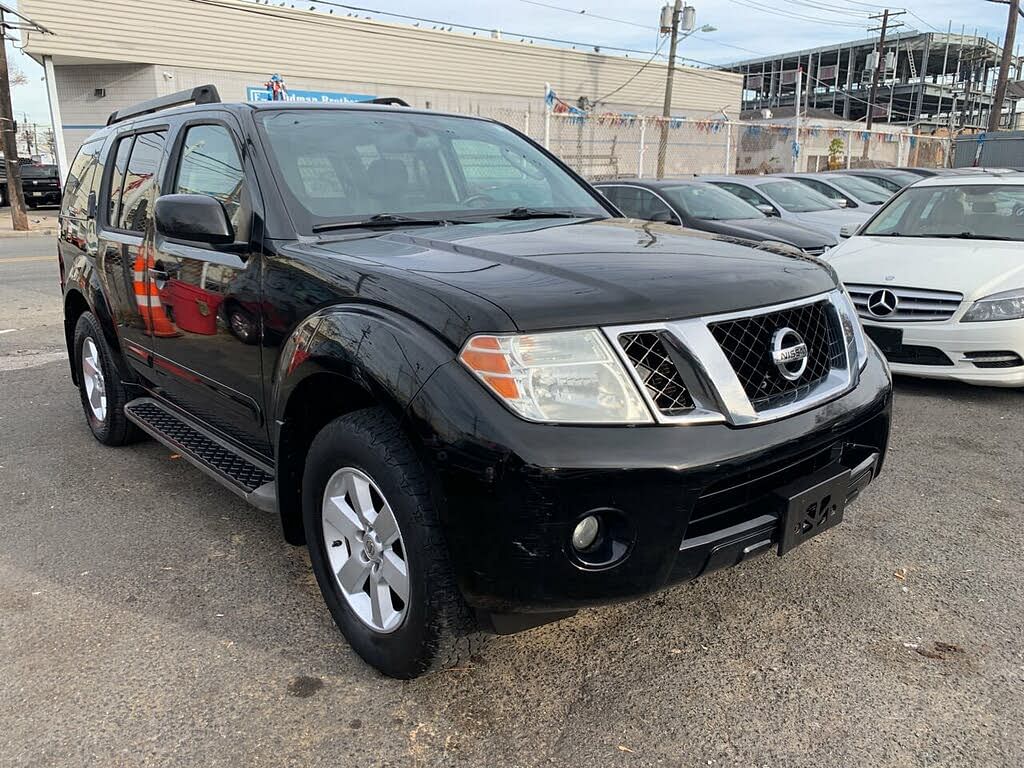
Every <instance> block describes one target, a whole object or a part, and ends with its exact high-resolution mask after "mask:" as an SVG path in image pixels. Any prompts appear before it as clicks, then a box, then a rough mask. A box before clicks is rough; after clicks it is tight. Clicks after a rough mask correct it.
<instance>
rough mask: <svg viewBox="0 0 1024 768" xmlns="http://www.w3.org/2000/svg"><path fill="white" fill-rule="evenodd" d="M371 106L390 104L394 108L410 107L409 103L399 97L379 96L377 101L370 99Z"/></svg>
mask: <svg viewBox="0 0 1024 768" xmlns="http://www.w3.org/2000/svg"><path fill="white" fill-rule="evenodd" d="M370 103H371V104H388V105H391V106H393V107H408V106H409V103H408V102H407V101H406V100H405V99H400V98H398V97H397V96H378V97H377V98H376V99H370Z"/></svg>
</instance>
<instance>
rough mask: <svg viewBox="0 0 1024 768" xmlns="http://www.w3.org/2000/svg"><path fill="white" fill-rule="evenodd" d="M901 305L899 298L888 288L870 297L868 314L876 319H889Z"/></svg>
mask: <svg viewBox="0 0 1024 768" xmlns="http://www.w3.org/2000/svg"><path fill="white" fill-rule="evenodd" d="M899 305H900V300H899V298H898V297H897V296H896V294H895V293H893V292H892V291H890V290H889V289H888V288H883V289H882V290H880V291H875V292H874V293H872V294H871V295H870V296H868V312H870V313H871V314H872V315H874V316H875V317H888V316H889V315H891V314H892V313H893V312H895V311H896V307H898V306H899Z"/></svg>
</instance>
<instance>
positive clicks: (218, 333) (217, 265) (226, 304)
mask: <svg viewBox="0 0 1024 768" xmlns="http://www.w3.org/2000/svg"><path fill="white" fill-rule="evenodd" d="M233 120H234V118H233V117H231V116H230V115H227V114H224V115H223V116H222V117H217V118H216V119H211V118H202V119H200V120H192V121H189V122H187V123H185V124H184V125H182V126H181V127H180V128H179V129H178V131H177V133H176V136H175V138H174V140H173V147H172V150H171V154H170V159H169V163H168V167H167V172H166V174H165V179H164V183H163V185H162V191H163V193H164V194H203V195H210V196H211V197H214V198H216V199H217V200H219V201H220V202H221V204H222V205H223V206H224V209H225V212H226V213H227V216H228V220H229V221H230V222H231V225H232V227H233V229H234V233H235V241H234V242H233V243H231V244H228V245H224V246H214V245H205V244H199V243H185V242H181V241H177V240H170V239H167V238H165V237H163V236H162V235H160V234H158V233H156V232H155V228H154V230H152V231H151V234H150V235H149V237H150V238H152V239H151V241H150V242H151V247H152V255H151V260H150V267H149V275H150V278H151V279H152V280H153V283H154V285H155V288H156V290H155V291H154V293H155V294H156V300H155V303H156V302H158V303H159V305H160V307H161V308H162V312H163V315H164V316H165V318H166V320H167V322H168V323H169V324H170V326H171V327H172V328H173V333H165V334H154V339H153V350H154V352H155V353H156V354H155V356H154V359H153V368H154V378H155V379H156V381H157V384H158V386H159V387H160V389H161V390H162V394H163V395H164V396H165V397H167V398H168V399H169V400H171V401H172V402H174V403H176V404H177V405H179V406H180V407H182V408H183V409H184V410H186V411H187V412H189V413H190V414H192V415H193V416H195V417H197V418H199V419H201V420H202V421H204V422H206V423H207V424H209V425H210V426H212V427H214V428H215V429H217V430H218V431H220V432H222V433H224V434H225V435H227V436H228V437H231V438H233V439H234V440H236V441H237V442H239V443H241V444H243V445H245V446H246V447H248V448H250V449H252V450H255V451H258V452H260V453H264V454H269V452H270V446H269V438H268V431H267V425H266V422H265V419H264V414H263V409H262V406H261V403H262V402H263V392H262V376H261V346H260V343H261V338H262V326H261V320H260V306H259V300H260V290H259V278H260V248H259V239H258V233H254V232H253V230H254V229H255V228H257V226H258V225H256V224H255V223H254V222H256V221H257V220H258V216H254V215H253V213H254V208H255V207H256V206H255V205H254V203H255V202H256V201H257V199H258V196H257V194H256V189H255V185H254V184H252V183H251V179H252V178H253V176H252V171H251V168H249V169H248V170H247V168H246V164H245V163H243V160H242V158H243V153H242V152H241V149H240V146H241V145H240V143H239V142H238V141H237V139H236V137H237V135H238V132H237V123H234V122H233Z"/></svg>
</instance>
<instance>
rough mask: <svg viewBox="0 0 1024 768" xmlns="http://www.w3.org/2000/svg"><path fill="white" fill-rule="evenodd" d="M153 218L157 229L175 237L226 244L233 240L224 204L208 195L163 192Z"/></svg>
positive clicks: (211, 243)
mask: <svg viewBox="0 0 1024 768" xmlns="http://www.w3.org/2000/svg"><path fill="white" fill-rule="evenodd" d="M153 218H154V220H155V221H156V231H157V232H159V233H160V234H161V235H163V236H164V237H171V238H174V239H175V240H190V241H192V242H195V243H209V244H210V245H226V244H227V243H231V242H234V239H235V233H234V231H233V230H232V228H231V222H229V221H228V214H227V211H225V210H224V206H223V204H222V203H221V202H220V200H218V199H216V198H215V197H210V196H209V195H163V196H162V197H159V198H157V201H156V206H155V207H154V209H153Z"/></svg>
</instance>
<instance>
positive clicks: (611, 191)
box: [597, 187, 622, 208]
mask: <svg viewBox="0 0 1024 768" xmlns="http://www.w3.org/2000/svg"><path fill="white" fill-rule="evenodd" d="M597 191H598V192H600V193H601V194H602V195H604V196H605V197H606V198H607V199H608V202H610V203H611V204H612V205H614V206H616V207H617V208H622V206H621V205H619V190H618V187H598V188H597Z"/></svg>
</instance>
